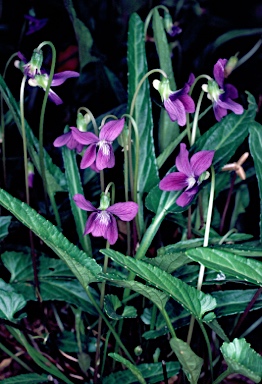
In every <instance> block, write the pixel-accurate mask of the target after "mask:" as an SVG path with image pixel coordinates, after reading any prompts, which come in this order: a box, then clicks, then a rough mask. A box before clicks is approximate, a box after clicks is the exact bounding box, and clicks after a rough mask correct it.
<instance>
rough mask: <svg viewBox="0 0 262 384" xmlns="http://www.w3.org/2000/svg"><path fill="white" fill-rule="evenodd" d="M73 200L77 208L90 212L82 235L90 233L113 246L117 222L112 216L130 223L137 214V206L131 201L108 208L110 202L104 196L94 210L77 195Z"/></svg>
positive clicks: (81, 196)
mask: <svg viewBox="0 0 262 384" xmlns="http://www.w3.org/2000/svg"><path fill="white" fill-rule="evenodd" d="M73 200H74V201H75V203H76V205H77V206H78V207H79V208H81V209H83V210H84V211H88V212H92V213H91V214H90V215H89V217H88V219H87V222H86V226H85V231H84V235H87V234H89V233H91V234H92V235H93V236H94V237H100V236H102V237H104V238H105V239H106V240H108V242H109V244H111V245H113V244H115V242H116V241H117V238H118V229H117V222H116V218H115V217H114V215H115V216H117V217H118V218H119V219H120V220H123V221H131V220H133V219H134V217H135V216H136V214H137V212H138V204H137V203H134V202H132V201H129V202H125V203H116V204H113V205H111V206H110V205H109V204H110V200H109V198H108V197H107V195H105V194H102V196H101V201H100V207H99V208H95V207H94V206H93V204H92V203H91V202H90V201H88V200H86V199H85V197H84V196H83V195H81V194H79V193H78V194H76V195H74V197H73Z"/></svg>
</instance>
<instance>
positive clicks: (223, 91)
mask: <svg viewBox="0 0 262 384" xmlns="http://www.w3.org/2000/svg"><path fill="white" fill-rule="evenodd" d="M227 62H228V60H227V59H219V60H218V61H217V63H216V64H215V65H214V71H213V74H214V78H215V80H208V84H203V85H202V89H203V91H205V92H207V97H208V98H209V99H210V100H211V101H212V102H213V109H214V114H215V118H216V120H217V121H220V120H221V119H222V117H224V116H226V115H227V110H228V109H229V110H231V111H232V112H234V113H235V114H236V115H241V114H242V113H243V112H244V108H243V107H242V105H240V104H238V103H236V102H235V101H233V99H236V98H237V97H238V91H237V89H236V88H235V87H234V85H232V84H224V79H225V77H226V76H227V72H226V71H225V68H226V65H227Z"/></svg>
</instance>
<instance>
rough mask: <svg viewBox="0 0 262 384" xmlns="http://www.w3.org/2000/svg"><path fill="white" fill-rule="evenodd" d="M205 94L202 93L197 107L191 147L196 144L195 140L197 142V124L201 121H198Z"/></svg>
mask: <svg viewBox="0 0 262 384" xmlns="http://www.w3.org/2000/svg"><path fill="white" fill-rule="evenodd" d="M204 93H205V92H204V91H201V93H200V96H199V99H198V102H197V106H196V111H195V115H194V121H193V127H192V135H191V141H190V145H191V146H192V145H193V144H194V143H195V140H196V130H197V123H198V120H199V119H198V117H199V111H200V106H201V103H202V100H203V96H204Z"/></svg>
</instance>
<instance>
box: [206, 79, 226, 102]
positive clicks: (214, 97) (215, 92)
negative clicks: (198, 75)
mask: <svg viewBox="0 0 262 384" xmlns="http://www.w3.org/2000/svg"><path fill="white" fill-rule="evenodd" d="M202 89H203V91H204V92H207V97H208V99H209V100H211V101H212V102H214V101H215V102H216V101H218V99H219V96H220V95H221V94H222V93H224V90H223V89H220V88H219V86H218V84H217V82H216V81H215V80H208V82H207V84H203V85H202Z"/></svg>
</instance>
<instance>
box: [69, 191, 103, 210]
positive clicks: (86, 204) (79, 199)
mask: <svg viewBox="0 0 262 384" xmlns="http://www.w3.org/2000/svg"><path fill="white" fill-rule="evenodd" d="M73 200H74V202H75V203H76V205H77V206H78V207H79V208H81V209H83V210H84V211H96V210H97V209H96V208H95V207H94V206H93V204H92V203H90V201H89V200H86V199H85V197H84V196H83V195H81V193H77V194H76V195H74V196H73Z"/></svg>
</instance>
